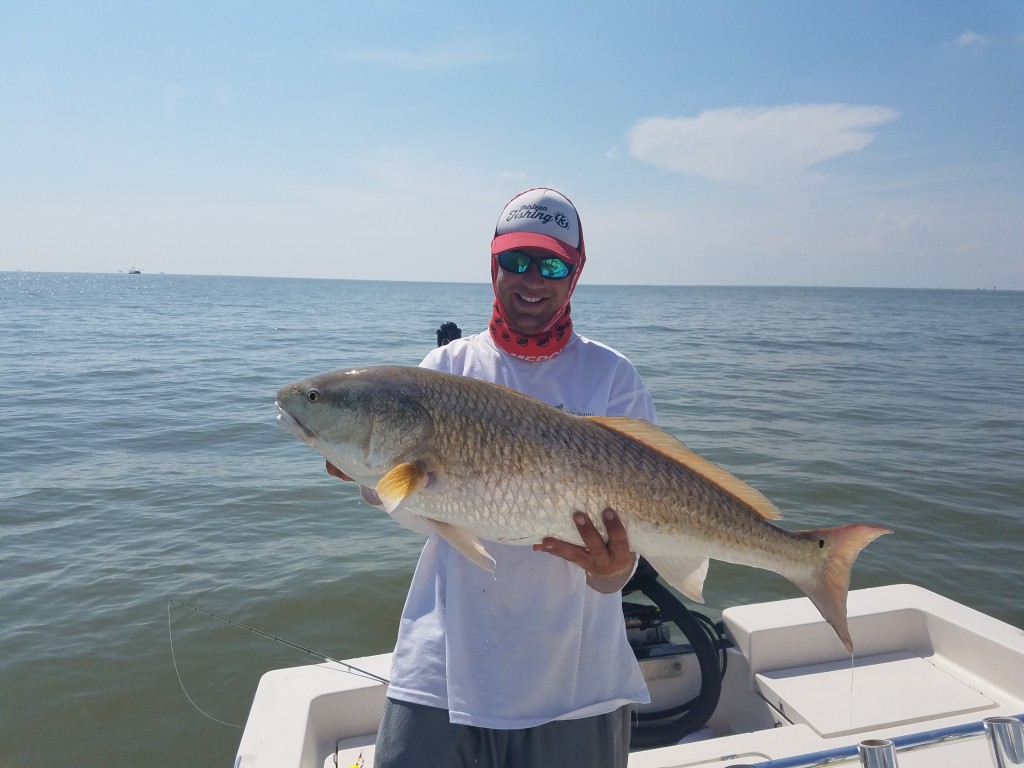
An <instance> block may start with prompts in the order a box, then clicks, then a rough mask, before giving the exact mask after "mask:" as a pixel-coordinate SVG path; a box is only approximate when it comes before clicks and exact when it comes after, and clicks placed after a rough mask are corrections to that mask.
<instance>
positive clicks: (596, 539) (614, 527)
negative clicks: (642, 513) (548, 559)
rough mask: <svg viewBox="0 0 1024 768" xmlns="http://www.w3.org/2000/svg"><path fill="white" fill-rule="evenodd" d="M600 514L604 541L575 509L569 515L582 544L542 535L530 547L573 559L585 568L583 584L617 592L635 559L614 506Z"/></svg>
mask: <svg viewBox="0 0 1024 768" xmlns="http://www.w3.org/2000/svg"><path fill="white" fill-rule="evenodd" d="M601 517H602V518H603V520H604V527H605V530H606V531H607V532H608V541H607V543H606V542H605V540H604V539H603V538H602V537H601V534H600V533H598V531H597V528H596V527H594V523H593V522H592V521H591V519H590V517H589V516H588V515H585V514H584V513H582V512H577V513H576V514H574V515H573V516H572V519H573V522H575V523H576V527H577V528H578V529H579V531H580V537H581V538H582V539H583V546H579V545H578V544H570V543H569V542H567V541H562V540H560V539H553V538H546V539H544V541H542V542H541V543H540V544H534V545H533V548H534V550H535V551H537V552H550V553H551V554H552V555H557V556H558V557H562V558H565V559H566V560H568V561H569V562H570V563H576V565H578V566H579V567H580V568H583V569H584V570H585V571H586V572H587V584H589V585H590V587H591V589H595V590H597V591H598V592H603V593H604V594H611V593H613V592H618V591H619V590H620V589H622V587H623V585H625V583H626V582H627V581H629V577H630V576H631V575H632V573H633V565H634V564H635V563H636V555H635V554H633V552H632V551H630V549H629V538H628V536H627V535H626V528H625V526H623V525H622V521H621V520H619V516H618V515H617V514H616V513H615V510H614V509H606V510H605V511H604V512H603V513H602V514H601Z"/></svg>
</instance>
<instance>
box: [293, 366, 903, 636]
mask: <svg viewBox="0 0 1024 768" xmlns="http://www.w3.org/2000/svg"><path fill="white" fill-rule="evenodd" d="M277 407H278V419H279V423H280V424H281V426H283V427H284V428H285V429H287V430H288V431H290V432H292V433H293V434H294V435H296V436H297V437H299V439H301V440H303V441H304V442H306V443H308V444H309V445H311V446H312V447H313V448H315V449H316V450H318V451H319V452H320V453H322V454H323V455H324V456H325V457H326V458H327V459H328V460H329V461H330V462H331V463H332V464H334V465H335V466H336V467H337V468H338V469H340V470H341V471H342V472H344V473H345V474H347V475H348V476H349V477H351V478H353V479H354V480H356V481H358V482H359V483H360V484H362V485H365V486H370V487H373V488H375V489H376V491H377V494H378V495H379V497H380V499H381V500H382V501H383V504H384V507H385V509H386V510H387V511H388V512H390V513H392V514H394V515H395V516H396V517H397V518H399V519H403V518H404V519H406V520H409V519H410V516H411V517H412V518H415V519H416V520H417V521H418V523H419V524H420V525H422V526H424V527H426V528H427V529H429V530H432V531H434V532H436V533H438V534H439V535H441V536H442V537H444V538H445V539H446V540H447V541H448V542H449V543H451V544H452V545H453V546H455V547H456V548H457V549H458V550H459V551H460V552H462V553H463V554H464V555H466V556H467V557H468V558H470V559H471V560H473V562H476V563H477V564H479V565H481V567H484V568H487V569H488V570H492V569H493V565H494V560H493V558H492V557H491V556H490V554H489V553H488V552H487V550H486V544H485V543H484V542H485V541H488V540H490V541H501V542H508V543H514V544H522V545H531V544H534V543H538V542H540V541H542V540H543V539H544V538H546V537H555V538H559V539H563V540H566V541H571V542H575V543H582V540H581V538H580V535H579V532H578V530H577V528H576V526H575V524H574V523H573V521H572V516H573V514H574V513H575V512H576V511H582V512H585V513H587V514H588V515H590V517H591V519H592V520H593V521H594V522H595V525H596V526H597V527H598V530H599V531H601V532H602V535H604V528H603V526H602V525H601V512H602V511H603V510H604V509H605V508H607V507H611V508H612V509H614V510H615V511H616V512H617V513H618V515H619V518H620V519H621V520H622V523H623V525H624V526H625V529H626V531H627V534H628V538H629V542H630V546H631V548H632V549H633V550H634V551H636V552H638V553H639V554H641V555H643V556H644V557H645V558H647V560H649V561H650V562H651V564H652V565H653V566H654V567H655V568H656V569H657V570H658V572H659V573H660V574H661V575H662V576H663V577H664V578H665V580H666V581H668V582H669V584H671V585H672V586H673V587H675V588H676V589H678V590H679V591H681V592H683V593H684V594H686V595H687V596H688V597H691V598H693V599H695V600H702V594H701V590H702V588H703V582H704V577H705V575H706V572H707V566H708V559H709V558H715V559H719V560H725V561H728V562H734V563H739V564H742V565H749V566H754V567H758V568H765V569H769V570H772V571H776V572H778V573H780V574H782V575H783V576H785V577H786V578H788V579H789V580H790V581H792V582H793V583H794V584H796V585H797V586H798V587H800V589H802V590H803V591H804V593H805V594H807V596H808V597H809V598H810V599H811V601H812V602H813V603H814V605H815V606H816V607H817V608H818V610H819V611H820V612H821V613H822V616H823V617H824V618H825V619H826V621H828V622H829V623H830V624H831V625H832V627H833V628H834V629H835V631H836V634H837V635H838V636H839V638H840V639H841V640H842V642H843V644H844V645H845V646H846V647H847V648H848V649H849V650H851V651H852V649H853V641H852V638H851V636H850V632H849V627H848V626H847V619H846V594H847V591H848V589H849V581H850V571H851V568H852V566H853V562H854V560H855V559H856V557H857V555H858V553H859V552H860V550H861V549H862V548H863V547H864V546H866V545H867V544H868V543H869V542H871V541H873V540H874V539H875V538H877V537H878V536H881V535H883V534H886V533H891V531H889V530H888V529H886V528H882V527H879V526H872V525H861V524H856V525H846V526H840V527H836V528H823V529H816V530H808V531H789V530H786V529H784V528H781V527H779V526H777V525H775V524H774V523H772V522H771V521H772V519H774V518H777V517H779V512H778V510H777V509H776V508H775V506H774V505H773V504H772V503H771V502H770V501H768V499H766V498H765V497H764V496H762V495H761V494H760V493H759V492H758V491H756V490H755V489H753V488H751V487H750V486H749V485H747V484H746V483H743V482H742V481H741V480H739V479H737V478H736V477H734V476H733V475H731V474H730V473H728V472H727V471H725V470H724V469H722V468H721V467H718V466H717V465H715V464H713V463H711V462H710V461H708V460H707V459H704V458H703V457H701V456H698V455H697V454H695V453H693V452H692V451H690V450H689V449H688V448H686V446H684V445H683V444H682V443H680V442H679V441H678V440H676V439H675V438H674V437H672V436H671V435H669V434H668V433H666V432H664V431H662V430H660V429H658V428H657V427H655V426H654V425H652V424H648V423H647V422H643V421H637V420H633V419H625V418H613V417H582V416H575V415H572V414H569V413H565V412H563V411H560V410H558V409H555V408H552V407H550V406H548V405H546V404H544V403H542V402H540V401H538V400H535V399H533V398H530V397H527V396H526V395H522V394H520V393H517V392H514V391H512V390H510V389H507V388H505V387H502V386H499V385H497V384H491V383H489V382H484V381H478V380H475V379H470V378H466V377H462V376H456V375H453V374H448V373H442V372H438V371H432V370H428V369H425V368H413V367H407V366H377V367H370V368H362V369H350V370H340V371H330V372H326V373H322V374H318V375H316V376H311V377H309V378H307V379H303V380H301V381H297V382H294V383H292V384H289V385H287V386H285V387H283V388H282V389H281V390H280V392H278V395H277ZM481 540H484V541H481Z"/></svg>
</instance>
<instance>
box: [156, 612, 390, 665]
mask: <svg viewBox="0 0 1024 768" xmlns="http://www.w3.org/2000/svg"><path fill="white" fill-rule="evenodd" d="M168 603H173V604H174V605H180V606H181V607H182V608H188V609H189V610H190V611H195V612H196V613H201V614H203V615H204V616H209V617H210V618H213V619H217V620H218V621H223V622H225V623H226V624H230V625H232V626H233V627H239V628H241V629H246V630H248V631H250V632H252V633H253V634H254V635H259V636H260V637H265V638H267V639H268V640H273V641H274V642H277V643H280V644H281V645H286V646H288V647H289V648H294V649H295V650H297V651H302V652H303V653H306V654H309V655H310V656H312V657H314V658H317V659H322V660H323V661H325V662H327V663H330V664H338V665H340V666H342V667H344V668H345V671H346V672H351V673H352V674H354V675H360V676H362V677H366V678H369V679H370V680H375V681H377V682H378V683H384V684H385V685H387V684H388V683H389V682H390V681H389V680H388V679H387V678H386V677H381V676H380V675H376V674H374V673H373V672H368V671H367V670H365V669H360V668H359V667H356V666H353V665H352V664H349V663H348V662H345V661H339V660H338V659H335V658H333V657H331V656H328V655H327V654H326V653H322V652H321V651H317V650H314V649H313V648H307V647H306V646H304V645H299V644H298V643H293V642H291V641H289V640H285V639H284V638H282V637H278V636H277V635H272V634H270V633H269V632H264V631H262V630H259V629H255V628H254V627H250V626H247V625H245V624H242V623H241V622H238V621H233V620H231V619H228V618H225V617H224V616H219V615H217V614H216V613H212V612H210V611H204V610H203V609H202V608H196V607H195V606H194V605H189V604H188V603H183V602H181V601H180V600H169V601H168Z"/></svg>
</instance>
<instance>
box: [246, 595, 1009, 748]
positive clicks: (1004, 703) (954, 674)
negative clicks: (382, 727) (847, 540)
mask: <svg viewBox="0 0 1024 768" xmlns="http://www.w3.org/2000/svg"><path fill="white" fill-rule="evenodd" d="M848 613H849V617H850V626H851V632H852V635H853V639H854V644H855V647H856V658H855V659H853V663H852V666H851V658H850V656H849V654H847V652H846V650H845V648H843V646H842V644H841V643H840V641H839V640H838V638H837V637H836V636H835V634H834V632H833V631H832V629H831V628H830V627H829V626H828V625H827V624H825V622H824V621H823V620H822V618H821V616H820V615H819V614H818V612H817V611H816V610H815V609H814V608H813V606H812V605H811V603H810V601H808V600H807V599H806V598H799V599H794V600H784V601H778V602H773V603H762V604H757V605H749V606H742V607H737V608H731V609H728V610H727V611H725V613H724V614H723V621H724V623H725V626H726V633H727V635H728V637H729V639H730V640H731V641H732V642H733V643H734V646H735V647H734V648H732V649H730V651H729V663H728V672H727V675H726V677H725V679H724V680H723V682H722V696H721V700H720V702H719V705H718V708H717V709H716V710H715V713H714V714H713V715H712V717H711V719H710V720H709V721H708V726H707V728H706V729H704V731H703V732H701V733H699V734H695V736H696V737H703V738H701V739H700V740H693V741H690V740H687V741H686V743H682V744H679V745H675V746H669V747H662V748H658V749H651V750H648V751H644V752H635V753H633V754H632V755H631V756H630V761H629V765H630V768H672V767H674V766H678V767H679V768H683V766H685V767H686V768H733V767H737V766H747V765H759V764H767V765H766V768H767V766H772V768H775V767H776V766H778V768H782V767H783V766H786V767H787V768H788V767H793V768H795V766H798V765H816V764H823V763H821V762H820V761H821V759H823V757H822V755H821V754H819V753H829V755H827V756H829V757H830V762H828V764H829V765H859V764H860V763H859V761H858V759H857V757H856V745H857V743H858V742H860V741H862V740H864V739H890V740H893V741H894V742H895V743H896V745H897V747H898V760H899V762H898V765H899V766H900V768H917V767H920V768H926V767H927V768H953V766H956V767H957V768H963V767H964V766H969V767H971V768H973V767H974V766H977V767H978V768H986V767H987V766H993V765H994V763H993V762H992V760H991V758H990V757H989V746H988V743H987V741H986V739H985V737H984V735H983V734H982V733H981V721H982V719H983V718H988V717H992V716H1001V715H1002V716H1007V715H1008V716H1018V715H1020V714H1021V713H1024V630H1021V629H1019V628H1016V627H1012V626H1010V625H1008V624H1005V623H1003V622H1000V621H998V620H996V619H994V618H992V617H990V616H986V615H985V614H982V613H979V612H978V611H975V610H973V609H971V608H967V607H966V606H963V605H960V604H959V603H955V602H953V601H951V600H948V599H946V598H944V597H941V596H939V595H937V594H935V593H932V592H929V591H928V590H925V589H922V588H920V587H914V586H908V585H897V586H889V587H879V588H875V589H866V590H859V591H855V592H851V594H850V598H849V610H848ZM390 661H391V656H390V654H382V655H379V656H370V657H366V658H361V659H353V660H351V663H352V664H353V665H354V666H357V667H359V668H361V669H365V670H367V671H369V672H372V673H374V674H377V675H380V676H382V677H387V676H388V674H389V672H390ZM658 684H659V685H660V684H663V681H658ZM385 691H386V686H385V685H384V684H382V683H380V682H379V681H374V680H370V679H367V678H364V677H358V676H356V675H353V674H351V673H349V672H346V671H344V670H343V669H342V668H341V667H340V666H338V665H336V664H333V663H326V664H320V665H313V666H304V667H295V668H291V669H283V670H276V671H272V672H268V673H267V674H266V675H264V676H263V678H262V680H261V681H260V685H259V688H258V689H257V692H256V696H255V699H254V701H253V707H252V711H251V713H250V716H249V720H248V723H247V725H246V728H245V731H244V733H243V735H242V740H241V743H240V745H239V749H238V755H237V758H236V760H235V768H261V767H264V766H274V767H275V768H292V767H293V766H294V767H295V768H320V767H321V766H324V767H325V768H335V766H341V767H342V768H348V767H349V766H353V765H359V764H360V763H359V762H358V761H359V760H360V759H361V760H362V763H361V765H363V766H364V767H365V768H371V766H372V765H373V743H374V739H375V734H376V729H377V723H378V720H379V717H380V712H381V708H382V706H383V703H384V697H385ZM664 694H665V695H670V692H667V691H666V692H664ZM660 695H662V693H661V692H659V691H657V690H656V689H655V688H654V686H653V685H652V696H655V697H658V696H660ZM936 732H940V733H936ZM937 736H941V737H942V738H941V739H939V740H938V741H937V743H936V744H934V745H930V746H929V745H927V744H919V743H918V742H930V741H932V740H934V739H935V737H937ZM954 737H956V738H954ZM836 750H839V752H838V753H837V752H836ZM844 750H845V753H844V752H843V751H844ZM844 754H848V755H849V759H848V760H843V759H841V758H842V756H843V755H844ZM809 760H818V761H819V762H808V761H809ZM801 761H802V762H801Z"/></svg>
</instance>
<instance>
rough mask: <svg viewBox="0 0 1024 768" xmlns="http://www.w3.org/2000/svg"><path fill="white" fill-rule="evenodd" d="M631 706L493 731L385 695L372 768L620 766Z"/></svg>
mask: <svg viewBox="0 0 1024 768" xmlns="http://www.w3.org/2000/svg"><path fill="white" fill-rule="evenodd" d="M632 712H633V707H632V706H630V705H626V706H624V707H621V708H619V709H617V710H615V711H614V712H609V713H608V714H607V715H597V716H595V717H585V718H581V719H579V720H554V721H552V722H550V723H545V724H544V725H538V726H536V727H535V728H521V729H517V730H509V731H506V730H496V729H493V728H477V727H475V726H472V725H457V724H454V723H451V722H449V720H448V712H447V710H444V709H438V708H437V707H426V706H423V705H422V704H410V703H409V702H407V701H397V700H394V699H388V700H387V702H386V703H385V704H384V716H383V717H382V718H381V721H380V730H379V731H378V732H377V749H376V752H375V753H374V758H373V765H374V768H432V767H433V766H438V767H439V768H470V767H472V768H573V766H579V767H580V768H625V766H626V760H627V759H628V757H629V727H630V720H631V717H632Z"/></svg>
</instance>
